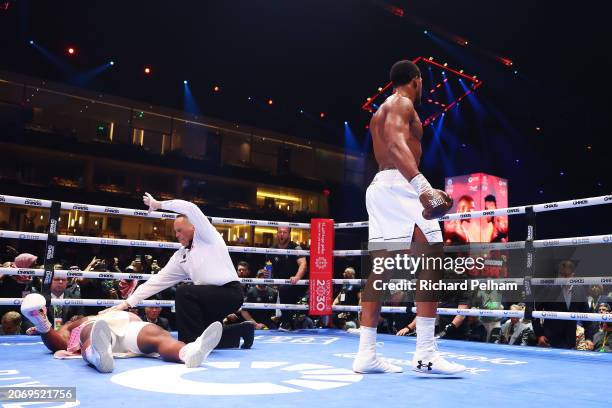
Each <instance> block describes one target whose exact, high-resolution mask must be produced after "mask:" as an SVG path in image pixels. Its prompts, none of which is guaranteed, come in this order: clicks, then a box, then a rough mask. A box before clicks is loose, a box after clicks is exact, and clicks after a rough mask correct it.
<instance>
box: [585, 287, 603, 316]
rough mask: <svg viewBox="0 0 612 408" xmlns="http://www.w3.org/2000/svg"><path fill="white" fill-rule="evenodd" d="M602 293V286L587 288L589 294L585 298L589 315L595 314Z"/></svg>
mask: <svg viewBox="0 0 612 408" xmlns="http://www.w3.org/2000/svg"><path fill="white" fill-rule="evenodd" d="M602 293H603V285H591V286H589V293H588V296H587V307H588V309H589V313H597V308H598V307H599V304H600V303H601V302H600V301H599V298H600V297H601V295H602Z"/></svg>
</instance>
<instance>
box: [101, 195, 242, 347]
mask: <svg viewBox="0 0 612 408" xmlns="http://www.w3.org/2000/svg"><path fill="white" fill-rule="evenodd" d="M143 201H144V203H145V205H147V206H148V207H149V211H155V210H168V211H173V212H175V213H178V214H179V215H178V216H177V217H176V219H175V220H174V232H175V234H176V239H177V240H178V242H179V243H180V244H181V245H182V246H181V248H180V249H178V250H177V251H176V252H175V253H174V255H172V258H170V260H169V261H168V263H167V264H166V266H165V267H164V268H163V269H162V270H161V271H159V273H157V274H156V275H152V276H151V279H149V280H148V281H146V282H145V283H143V284H142V285H140V286H138V288H136V290H135V291H134V293H133V294H132V295H131V296H130V297H128V298H127V299H126V300H124V301H123V302H122V303H121V304H119V305H116V306H114V307H112V308H111V309H110V310H126V309H128V308H130V307H134V306H136V304H138V303H139V302H140V301H141V300H144V299H147V298H149V297H150V296H153V295H155V294H156V293H158V292H161V291H162V290H164V289H166V288H169V287H170V286H173V285H176V284H177V283H179V282H181V281H182V280H184V279H186V278H190V279H191V280H192V281H193V285H181V286H179V287H178V289H177V291H176V299H175V305H176V325H177V330H178V339H179V340H180V341H182V342H184V343H190V342H192V341H194V340H195V339H196V338H197V337H198V336H199V335H200V334H202V332H203V331H204V329H205V328H207V327H208V326H209V325H210V324H211V323H213V322H215V321H219V322H221V321H223V318H224V317H225V316H227V315H228V314H231V313H234V312H235V311H236V310H238V309H239V308H240V307H241V306H242V302H243V293H242V288H241V287H240V282H239V280H238V275H237V274H236V270H235V269H234V265H233V264H232V261H231V259H230V256H229V253H228V250H227V246H226V245H225V241H224V240H223V237H221V235H220V234H219V233H218V232H217V230H216V229H215V227H213V226H212V224H211V223H210V221H208V218H206V216H205V215H204V214H203V213H202V211H200V209H199V208H198V206H196V205H195V204H193V203H190V202H188V201H184V200H167V201H157V200H155V199H154V198H153V197H152V196H151V195H150V194H149V193H145V195H144V196H143ZM107 310H108V309H107Z"/></svg>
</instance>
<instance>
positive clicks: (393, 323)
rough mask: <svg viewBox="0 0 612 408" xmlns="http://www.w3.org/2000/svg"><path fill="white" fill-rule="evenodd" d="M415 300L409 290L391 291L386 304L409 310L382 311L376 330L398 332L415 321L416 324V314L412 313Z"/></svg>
mask: <svg viewBox="0 0 612 408" xmlns="http://www.w3.org/2000/svg"><path fill="white" fill-rule="evenodd" d="M413 300H414V299H411V298H410V297H409V296H408V292H407V291H404V290H398V291H393V292H391V296H390V297H389V300H388V301H387V302H386V306H399V307H405V308H406V309H407V312H406V313H381V314H380V318H379V320H378V322H379V324H378V327H377V330H376V331H377V332H378V333H389V334H397V333H398V332H400V331H402V330H403V329H405V328H406V327H408V326H410V325H411V324H413V323H412V322H413V321H414V325H416V319H415V318H416V315H415V314H414V313H412V306H414V301H413Z"/></svg>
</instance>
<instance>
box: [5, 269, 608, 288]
mask: <svg viewBox="0 0 612 408" xmlns="http://www.w3.org/2000/svg"><path fill="white" fill-rule="evenodd" d="M0 275H7V276H37V277H41V276H43V275H44V269H28V268H0ZM54 276H55V277H58V278H86V279H109V280H121V279H138V280H142V281H146V280H149V279H150V278H151V277H152V276H154V275H152V274H147V273H123V272H93V271H89V272H85V271H73V270H68V269H57V270H55V271H54ZM466 279H469V280H474V281H479V282H495V283H516V284H518V285H522V284H524V282H525V280H524V279H523V278H496V279H485V278H466ZM401 281H402V280H399V279H391V281H390V282H401ZM410 281H411V282H416V279H411V280H410ZM449 281H450V282H452V281H453V280H449ZM182 282H191V280H190V279H185V280H183V281H182ZM240 283H242V284H252V285H291V284H292V283H291V281H290V280H289V279H258V278H240ZM332 283H333V284H334V285H355V286H362V285H363V284H364V280H362V279H332ZM309 284H310V281H309V280H308V279H302V280H299V281H298V282H297V283H295V285H298V286H307V285H309ZM531 284H532V285H533V286H551V285H553V286H563V285H575V286H589V285H610V284H612V276H589V277H580V278H577V277H574V278H532V279H531Z"/></svg>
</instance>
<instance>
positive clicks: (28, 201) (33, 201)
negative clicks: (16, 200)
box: [23, 199, 42, 207]
mask: <svg viewBox="0 0 612 408" xmlns="http://www.w3.org/2000/svg"><path fill="white" fill-rule="evenodd" d="M23 204H25V205H32V206H34V207H40V206H42V203H41V202H40V201H38V200H30V199H28V200H25V201H24V202H23Z"/></svg>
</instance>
